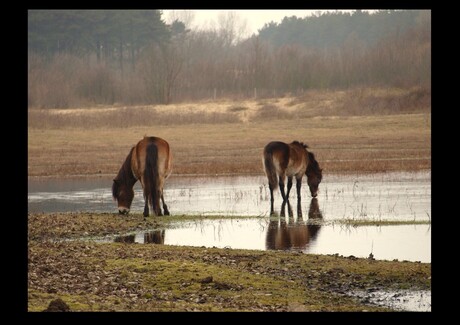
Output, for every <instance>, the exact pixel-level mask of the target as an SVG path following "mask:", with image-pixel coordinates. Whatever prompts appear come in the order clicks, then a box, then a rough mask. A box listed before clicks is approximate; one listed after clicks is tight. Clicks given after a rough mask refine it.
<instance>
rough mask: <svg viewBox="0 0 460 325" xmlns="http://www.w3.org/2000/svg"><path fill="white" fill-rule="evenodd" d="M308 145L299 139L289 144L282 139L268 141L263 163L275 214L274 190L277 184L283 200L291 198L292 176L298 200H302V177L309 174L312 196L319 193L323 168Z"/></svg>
mask: <svg viewBox="0 0 460 325" xmlns="http://www.w3.org/2000/svg"><path fill="white" fill-rule="evenodd" d="M307 148H308V146H307V145H306V144H304V143H302V142H299V141H293V142H291V143H289V144H287V143H284V142H281V141H273V142H270V143H268V144H267V145H266V146H265V148H264V151H263V160H262V161H263V165H264V169H265V174H266V175H267V178H268V184H269V188H270V201H271V213H272V214H273V190H276V188H277V185H278V184H279V188H280V191H281V196H282V197H283V201H287V200H288V199H289V192H290V191H291V187H292V178H293V177H294V176H295V178H296V188H297V200H299V201H300V188H301V186H302V177H303V175H304V174H305V175H307V183H308V186H309V187H310V192H311V196H312V197H316V196H317V195H318V186H319V183H321V180H322V178H323V174H322V169H321V168H320V167H319V164H318V162H317V161H316V159H315V155H314V154H313V153H312V152H309V151H308V150H307ZM286 176H287V178H288V183H287V193H286V194H285V193H284V182H285V179H286Z"/></svg>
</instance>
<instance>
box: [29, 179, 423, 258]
mask: <svg viewBox="0 0 460 325" xmlns="http://www.w3.org/2000/svg"><path fill="white" fill-rule="evenodd" d="M111 182H112V180H111V179H103V178H98V179H77V180H75V179H46V180H35V179H31V178H30V179H29V194H28V206H29V212H66V211H88V212H114V213H116V212H117V208H116V204H115V202H113V200H112V196H111V185H112V183H111ZM135 189H136V190H135V192H136V194H135V198H134V202H133V206H132V211H134V212H137V213H139V214H141V213H142V211H143V205H144V201H143V197H142V192H141V188H140V185H139V184H136V186H135ZM293 192H294V193H293ZM165 200H166V202H167V204H168V206H169V208H170V211H171V213H172V214H173V215H181V214H194V215H202V216H206V215H221V216H223V218H222V219H221V220H216V219H213V220H206V219H205V220H202V221H197V222H184V223H180V225H179V226H178V228H175V229H166V230H163V232H162V233H161V234H148V233H137V234H130V237H129V238H126V239H123V241H128V242H135V243H152V242H154V243H157V242H158V243H160V242H161V243H164V244H166V245H190V246H206V247H212V246H216V247H231V248H241V249H258V250H265V249H274V250H298V251H302V252H305V253H312V254H336V253H338V254H340V255H344V256H349V255H354V256H357V257H368V256H369V254H370V253H372V254H373V256H374V258H376V259H385V260H394V259H398V260H408V261H421V262H428V263H430V262H431V226H430V225H429V224H418V225H417V224H413V225H397V226H388V225H387V226H358V227H353V226H345V225H339V224H338V223H334V221H340V220H344V219H352V220H363V219H364V220H373V221H380V220H390V221H391V220H398V221H401V220H402V221H427V220H430V219H431V173H429V172H418V173H383V174H372V175H362V176H352V175H327V176H326V177H325V178H324V181H323V182H322V184H321V185H320V192H319V195H318V197H317V199H312V198H311V196H310V194H309V190H308V186H307V184H306V182H305V181H304V184H303V186H302V202H301V204H300V205H298V204H297V200H296V196H295V191H291V199H290V201H291V202H292V204H289V205H288V206H286V205H284V206H283V204H282V200H281V197H280V195H279V193H278V192H276V197H275V202H274V206H275V212H276V216H275V217H273V216H272V217H270V216H269V213H270V194H269V190H268V186H267V180H266V178H265V177H264V176H249V177H248V176H237V177H234V176H227V177H226V176H222V177H179V176H176V177H171V178H170V179H169V180H168V182H167V184H166V188H165ZM291 205H292V206H291ZM232 215H237V216H248V217H249V216H250V217H252V218H247V219H231V218H227V219H226V218H224V216H232ZM110 240H113V238H112V239H110ZM118 240H122V239H118Z"/></svg>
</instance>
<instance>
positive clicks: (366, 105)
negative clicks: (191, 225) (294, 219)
mask: <svg viewBox="0 0 460 325" xmlns="http://www.w3.org/2000/svg"><path fill="white" fill-rule="evenodd" d="M28 117H29V119H28V175H29V178H31V179H41V178H43V179H46V178H47V177H48V176H50V177H54V178H55V179H56V178H57V179H62V178H65V177H70V176H85V177H90V178H91V177H98V176H104V177H105V178H108V177H114V176H115V175H116V174H117V172H118V170H119V168H120V166H121V164H122V163H123V161H124V159H125V157H126V155H127V154H128V152H129V150H130V148H131V147H132V146H133V145H135V144H136V143H137V141H139V140H140V139H141V138H142V137H143V136H159V137H162V138H164V139H166V140H167V141H168V142H169V143H170V146H171V150H172V153H173V174H175V175H189V176H194V175H201V176H208V177H209V176H215V175H240V176H241V175H263V168H262V161H261V158H262V149H263V147H264V146H265V144H267V143H268V142H270V141H273V140H280V141H284V142H291V141H293V140H299V141H302V142H304V143H306V144H308V145H309V147H310V149H309V150H310V151H312V152H313V153H314V154H315V156H316V159H317V160H318V162H319V164H320V166H321V168H323V175H324V178H325V179H327V177H328V176H329V175H332V174H351V175H353V174H368V173H377V172H386V171H392V172H412V171H414V172H415V171H429V170H430V169H431V92H430V91H428V90H425V89H418V88H414V89H380V88H357V89H352V90H346V91H340V90H329V91H307V92H305V93H304V94H303V95H302V96H298V97H289V96H286V97H282V98H267V99H254V100H244V101H238V100H230V99H226V100H217V101H213V100H209V101H201V102H195V103H177V104H170V105H156V106H142V107H141V106H137V107H122V106H117V105H115V106H111V107H94V108H81V109H79V108H73V109H47V110H40V109H29V112H28ZM94 179H96V178H94ZM305 182H306V180H304V183H305ZM326 182H327V181H326ZM329 184H330V183H329ZM364 185H365V183H364V182H361V183H360V184H359V189H361V187H363V186H364ZM304 186H305V187H306V184H305V185H304ZM322 186H326V184H324V185H322ZM109 187H110V185H107V189H106V190H107V192H109V191H110V188H109ZM345 187H346V188H350V187H352V189H353V190H352V195H353V198H355V189H356V188H357V182H356V181H355V183H354V184H346V186H345V185H343V186H341V187H340V188H339V190H338V191H339V192H337V193H339V194H343V191H344V188H345ZM359 189H358V191H359ZM404 191H405V192H407V191H408V189H407V188H405V190H404ZM325 192H326V197H323V196H321V197H320V201H321V203H320V204H322V207H323V208H324V207H327V204H329V205H330V204H331V203H329V201H328V200H329V199H328V197H327V188H326V190H325ZM190 193H192V191H189V194H190ZM193 193H194V192H193ZM372 193H373V192H372ZM379 193H380V192H379ZM384 193H386V192H384ZM417 193H418V192H417ZM348 194H350V193H348ZM361 194H362V193H361ZM422 194H423V193H422ZM422 194H421V195H422ZM190 195H191V194H190ZM350 195H351V194H350ZM379 195H380V194H379ZM342 197H344V195H341V196H338V198H337V200H339V201H340V198H342ZM379 198H380V196H379ZM169 199H172V198H168V200H169ZM308 200H309V197H308V198H306V199H305V202H306V203H305V207H306V208H308V203H307V202H308ZM330 200H331V202H332V201H334V200H335V192H334V191H333V190H332V187H331V190H330ZM382 200H383V199H382ZM383 201H385V200H383ZM385 202H386V201H385ZM385 202H383V203H385ZM407 202H408V203H407V205H408V206H409V208H410V212H411V213H412V205H411V204H412V203H410V202H409V201H407ZM403 203H404V202H403ZM366 204H367V203H366ZM391 204H392V207H393V208H392V210H391V211H390V212H391V213H390V212H389V214H391V215H395V213H394V209H395V203H393V201H391ZM262 205H263V206H265V205H266V206H267V207H268V201H267V202H265V201H264V202H263V203H262ZM361 207H362V206H361ZM380 207H381V206H380V204H379V206H378V209H379V210H378V211H380ZM174 208H175V209H177V205H176V206H174V205H172V209H174ZM345 210H346V208H345V209H344V211H340V214H341V215H342V214H343V215H344V217H347V216H348V215H346V212H347V211H345ZM114 211H115V207H114ZM329 211H330V212H329ZM422 212H423V211H422ZM326 213H329V215H326V216H325V218H324V219H325V220H326V221H327V219H331V218H333V217H334V214H337V212H336V211H335V210H333V209H329V210H328V211H327V212H326ZM414 213H415V212H414ZM398 216H399V215H396V216H395V221H394V222H393V223H392V224H393V225H397V224H398V222H402V221H401V220H399V219H398ZM428 217H429V220H428V221H422V222H423V224H426V223H427V222H429V223H430V222H431V219H430V215H428ZM218 218H235V220H236V221H235V223H238V222H239V221H238V218H241V216H233V217H230V216H226V217H222V216H219V217H206V216H202V215H174V213H173V215H172V216H166V217H148V218H145V219H143V218H142V215H141V214H139V213H137V214H136V213H131V214H130V215H128V216H124V215H118V214H115V213H108V212H104V213H91V212H78V211H67V212H63V213H61V212H59V213H30V212H29V214H28V302H27V308H28V311H43V310H45V309H47V308H49V309H48V310H50V309H52V308H51V307H50V303H51V302H53V301H56V299H58V298H59V299H61V300H57V305H56V306H57V307H56V306H55V307H54V308H55V309H56V308H57V309H58V310H70V311H393V310H401V308H402V307H401V305H398V304H400V303H401V302H402V301H408V298H407V297H409V296H410V295H418V297H419V298H417V299H416V303H415V304H419V306H415V305H412V306H409V307H404V308H405V309H404V308H403V309H402V310H426V309H430V308H431V263H424V262H422V263H421V262H420V261H406V260H404V261H401V260H398V259H394V260H379V257H378V256H377V258H376V259H374V258H373V254H372V248H369V253H370V254H369V257H368V258H363V257H359V258H358V257H355V256H353V255H349V256H345V255H340V254H337V253H336V254H306V253H303V252H301V251H299V252H292V251H286V252H285V251H276V250H268V249H266V250H252V249H229V248H228V247H225V248H217V247H215V246H214V247H204V246H201V247H192V246H181V245H164V244H162V243H163V242H159V243H155V244H146V245H144V244H138V243H134V242H133V243H128V242H123V241H122V242H101V241H97V240H94V238H95V237H97V236H107V235H113V234H118V235H124V234H126V233H128V234H131V237H132V238H134V235H132V233H133V232H135V231H139V230H146V231H147V230H152V229H154V230H156V231H157V230H158V229H160V231H161V230H162V229H163V232H164V229H168V231H169V233H168V236H170V235H169V234H170V233H171V230H170V229H174V227H180V225H181V224H182V223H183V222H184V220H185V221H186V220H203V219H205V220H208V221H209V222H213V221H215V220H217V221H216V222H218ZM252 218H254V217H252ZM256 218H257V217H256ZM298 218H299V217H298ZM321 218H322V217H321ZM262 219H263V218H262ZM283 219H284V218H283ZM424 219H426V218H424ZM424 219H423V220H424ZM346 220H349V219H346ZM369 220H370V219H363V220H361V219H359V218H357V219H355V218H354V215H353V218H352V222H353V223H352V224H351V225H348V226H347V225H343V224H338V226H337V227H343V228H344V229H348V230H349V229H356V227H362V226H363V225H364V224H360V222H368V223H369ZM309 221H310V220H307V221H306V222H307V223H308V222H309ZM320 221H322V220H320ZM403 222H406V223H407V221H404V220H403ZM420 222H421V221H420V220H419V219H417V220H415V219H414V221H413V223H412V224H413V225H414V227H415V225H417V224H418V225H420ZM366 225H367V226H372V227H385V224H383V225H382V224H380V222H377V224H376V223H375V220H373V219H372V220H370V224H369V225H368V224H366ZM305 227H306V226H304V228H305ZM330 227H334V225H332V226H329V228H330ZM419 227H420V226H419ZM329 228H327V225H326V224H325V225H324V226H323V229H324V230H323V233H324V232H326V231H327V230H328V229H329ZM379 229H380V228H379ZM323 237H324V236H323ZM355 237H356V235H355ZM163 240H164V238H163ZM373 245H374V242H372V246H371V247H373ZM408 295H409V296H408ZM385 297H389V298H388V299H389V300H391V301H393V303H394V304H393V303H390V304H388V303H381V302H382V301H383V302H385V301H386V300H387V298H385ZM59 306H60V307H59ZM398 306H399V307H398ZM59 308H61V309H59ZM411 308H412V309H411ZM414 308H415V309H414ZM417 308H418V309H417Z"/></svg>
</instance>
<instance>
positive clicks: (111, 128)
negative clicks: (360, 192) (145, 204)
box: [28, 88, 431, 177]
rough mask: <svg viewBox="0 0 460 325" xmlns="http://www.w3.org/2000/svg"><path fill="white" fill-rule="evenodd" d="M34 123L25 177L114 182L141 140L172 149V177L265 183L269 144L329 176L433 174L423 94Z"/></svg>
mask: <svg viewBox="0 0 460 325" xmlns="http://www.w3.org/2000/svg"><path fill="white" fill-rule="evenodd" d="M28 123H29V127H28V159H29V164H28V174H29V176H61V177H62V176H69V175H101V174H107V175H116V173H117V171H118V169H119V168H120V166H121V164H122V162H123V161H124V158H125V157H126V155H127V154H128V152H129V149H130V148H131V146H133V145H134V144H135V143H137V141H139V140H140V139H141V138H142V137H143V136H144V135H149V136H150V135H154V136H159V137H163V138H165V139H166V140H167V141H168V142H169V143H170V145H171V149H172V152H173V156H174V158H173V159H174V160H173V172H174V173H175V174H207V175H215V174H261V173H263V170H262V164H261V152H262V149H263V147H264V145H265V144H266V143H268V142H269V141H272V140H281V141H285V142H291V141H293V140H299V141H302V142H305V143H307V144H308V145H309V146H310V150H311V151H312V152H314V153H315V155H316V158H317V160H318V161H319V163H320V166H321V167H322V168H323V170H324V173H336V172H382V171H392V170H404V171H415V170H422V169H430V168H431V92H428V91H427V90H423V89H409V90H407V89H406V90H401V89H378V88H377V89H371V88H366V89H354V90H348V91H338V90H337V91H310V92H306V93H305V94H304V95H303V96H300V97H283V98H272V99H259V100H245V101H233V100H220V101H207V102H206V101H205V102H197V103H193V104H192V103H183V104H172V105H168V106H164V105H163V106H162V105H158V106H149V107H98V108H93V109H78V108H76V109H65V110H59V109H54V110H29V121H28Z"/></svg>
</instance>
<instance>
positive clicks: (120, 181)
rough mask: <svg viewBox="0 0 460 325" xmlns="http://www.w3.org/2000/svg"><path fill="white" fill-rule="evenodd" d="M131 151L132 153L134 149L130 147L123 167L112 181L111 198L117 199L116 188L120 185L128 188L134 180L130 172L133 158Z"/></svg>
mask: <svg viewBox="0 0 460 325" xmlns="http://www.w3.org/2000/svg"><path fill="white" fill-rule="evenodd" d="M133 151H134V147H132V148H131V150H130V151H129V154H128V156H127V157H126V159H125V161H124V163H123V165H122V166H121V168H120V170H119V171H118V175H117V177H115V179H114V182H113V185H112V196H113V197H114V198H116V197H117V193H118V187H119V186H120V185H126V186H130V185H131V183H132V181H133V179H134V177H133V172H132V171H131V158H132V156H133ZM130 181H131V182H130Z"/></svg>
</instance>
